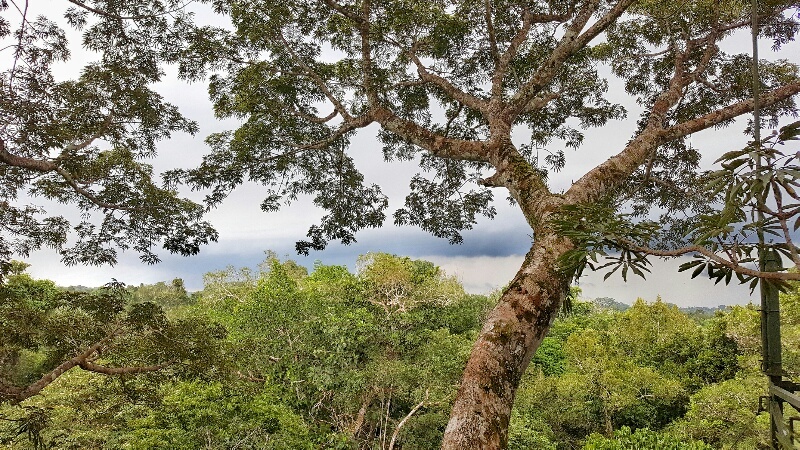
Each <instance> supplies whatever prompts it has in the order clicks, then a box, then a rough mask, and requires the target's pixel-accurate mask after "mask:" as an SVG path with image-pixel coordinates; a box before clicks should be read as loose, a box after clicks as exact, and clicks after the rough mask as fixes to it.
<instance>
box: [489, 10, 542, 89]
mask: <svg viewBox="0 0 800 450" xmlns="http://www.w3.org/2000/svg"><path fill="white" fill-rule="evenodd" d="M487 1H488V0H487ZM532 23H533V17H532V16H531V13H530V12H529V11H528V10H527V9H525V11H524V12H523V13H522V26H521V27H520V29H519V31H517V34H515V35H514V37H513V38H512V39H511V42H510V43H509V44H508V48H507V49H506V51H505V52H504V53H503V54H502V55H499V56H498V58H497V62H496V66H495V69H494V74H492V99H493V100H494V101H499V100H500V99H502V95H503V79H504V78H505V76H506V73H507V72H508V66H509V64H511V61H512V60H513V59H514V58H515V57H516V56H517V50H519V47H520V45H522V44H523V43H524V42H525V40H526V39H527V38H528V33H529V32H530V30H531V24H532Z"/></svg>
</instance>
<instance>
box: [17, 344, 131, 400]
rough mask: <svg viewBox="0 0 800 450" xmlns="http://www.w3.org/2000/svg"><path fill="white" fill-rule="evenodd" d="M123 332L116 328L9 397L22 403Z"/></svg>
mask: <svg viewBox="0 0 800 450" xmlns="http://www.w3.org/2000/svg"><path fill="white" fill-rule="evenodd" d="M121 333H122V330H121V329H117V330H114V331H113V332H111V334H109V335H108V336H106V337H105V338H103V339H101V340H99V341H97V342H96V343H94V344H92V345H91V346H90V347H89V348H87V349H86V350H84V351H83V352H81V353H80V354H78V355H77V356H75V357H73V358H70V359H68V360H66V361H64V362H63V363H61V364H59V365H58V366H57V367H56V368H55V369H53V370H51V371H50V372H48V373H47V374H45V375H44V376H42V377H41V378H40V379H39V381H36V382H35V383H33V384H31V385H28V386H27V387H25V388H19V389H14V390H15V391H16V394H12V395H9V396H8V398H10V400H11V401H12V402H14V403H20V402H22V401H24V400H26V399H28V398H31V397H33V396H34V395H37V394H38V393H39V392H41V391H42V389H44V388H46V387H47V386H49V385H50V384H51V383H52V382H54V381H55V380H56V379H58V377H60V376H61V375H63V374H64V372H66V371H68V370H70V369H72V368H73V367H75V366H77V365H79V364H81V363H83V362H86V361H87V360H88V359H89V357H91V356H92V355H93V354H94V353H95V352H97V351H98V350H100V349H101V348H102V347H103V346H104V345H106V344H107V343H108V342H110V341H111V340H112V339H114V338H115V337H117V336H119V335H120V334H121Z"/></svg>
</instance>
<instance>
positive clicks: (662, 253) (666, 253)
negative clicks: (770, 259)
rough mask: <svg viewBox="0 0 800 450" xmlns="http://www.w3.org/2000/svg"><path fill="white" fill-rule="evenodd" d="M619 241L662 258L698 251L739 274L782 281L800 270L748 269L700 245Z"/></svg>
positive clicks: (795, 276) (794, 277)
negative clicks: (661, 247)
mask: <svg viewBox="0 0 800 450" xmlns="http://www.w3.org/2000/svg"><path fill="white" fill-rule="evenodd" d="M620 242H621V243H623V244H624V245H625V246H626V247H629V248H630V249H631V250H635V251H637V252H641V253H646V254H648V255H651V256H659V257H664V258H675V257H678V256H683V255H686V254H689V253H699V254H701V255H703V256H705V257H706V258H708V259H710V260H712V261H714V262H715V263H717V264H719V265H721V266H724V267H727V268H728V269H731V270H733V271H734V272H736V273H738V274H740V275H745V276H751V277H756V278H762V279H767V280H783V281H791V280H800V272H762V271H760V270H755V269H748V268H747V267H742V266H740V265H739V264H737V263H735V262H732V261H728V260H727V259H725V258H722V257H721V256H719V255H718V254H716V253H714V252H712V251H711V250H709V249H707V248H705V247H703V246H700V245H690V246H687V247H681V248H678V249H675V250H656V249H653V248H650V247H643V246H641V245H637V244H635V243H634V242H632V241H629V240H627V239H622V240H620Z"/></svg>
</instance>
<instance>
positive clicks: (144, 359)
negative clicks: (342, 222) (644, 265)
mask: <svg viewBox="0 0 800 450" xmlns="http://www.w3.org/2000/svg"><path fill="white" fill-rule="evenodd" d="M24 271H25V266H24V265H23V264H17V265H15V271H14V274H12V275H10V276H9V277H7V279H6V280H5V281H4V282H3V284H2V285H0V296H2V305H3V307H2V308H0V327H1V328H2V329H0V333H2V336H3V340H2V342H0V357H1V358H2V361H3V364H2V372H0V385H1V386H2V387H3V388H4V389H6V390H8V391H9V392H10V391H11V388H12V387H17V388H18V389H21V388H20V387H22V388H24V387H25V386H27V385H29V384H33V383H35V382H36V381H37V380H39V379H40V378H41V377H43V376H46V375H47V374H52V373H53V370H54V368H56V367H58V366H59V365H63V362H64V361H68V360H70V358H72V359H74V358H76V357H77V356H75V355H80V354H83V353H86V349H89V348H91V347H92V346H93V345H94V344H95V343H96V342H98V341H100V340H102V339H104V336H109V335H111V334H112V333H116V334H113V336H114V337H113V339H110V341H112V342H110V343H108V345H104V347H103V349H102V351H98V352H96V353H93V354H90V355H89V357H87V358H86V361H89V364H88V365H87V364H77V365H75V366H74V367H72V368H71V369H69V370H65V371H64V372H63V374H60V376H57V377H55V378H54V379H55V381H53V382H52V383H50V384H48V385H46V386H45V387H44V388H43V389H41V391H40V392H38V393H36V395H31V396H29V397H27V398H24V399H22V400H21V401H19V399H17V400H15V399H14V398H13V396H10V395H7V396H6V397H5V398H4V401H3V403H2V404H0V448H7V449H28V448H64V449H66V448H98V449H99V448H129V449H149V448H171V449H184V448H185V449H194V448H218V449H223V448H225V449H228V448H251V449H304V448H306V449H317V448H330V449H381V450H384V449H430V448H434V447H436V446H438V445H439V442H440V441H441V439H442V434H443V431H444V427H445V426H446V424H447V420H448V416H449V411H450V408H451V405H452V401H453V398H454V396H455V393H456V389H457V386H458V381H459V377H460V375H461V372H462V370H463V367H464V364H465V362H466V360H467V357H468V355H469V352H470V349H471V347H472V343H473V342H474V340H475V337H476V335H477V334H478V333H479V331H480V326H481V323H482V321H483V319H484V316H485V314H486V313H487V311H489V310H490V309H491V308H492V307H493V306H494V304H495V302H496V301H497V295H489V296H481V295H470V294H467V293H466V292H464V290H463V288H462V287H461V285H460V284H459V282H458V281H457V280H456V279H455V278H453V277H449V276H447V275H446V274H444V273H443V272H442V271H441V270H440V269H439V268H438V267H436V266H435V265H433V264H432V263H430V262H426V261H417V260H411V259H409V258H402V257H397V256H391V255H387V254H368V255H366V256H362V257H361V258H360V259H359V261H358V264H357V270H356V273H355V274H353V273H351V272H350V271H348V269H347V268H345V267H341V266H326V265H322V264H317V265H316V266H315V267H314V268H313V270H312V271H311V272H310V273H309V271H308V270H307V269H306V268H305V267H302V266H299V265H298V264H296V263H294V262H293V261H280V260H279V259H277V258H276V257H275V256H274V255H272V254H270V255H268V258H267V259H266V261H265V262H264V263H263V264H262V265H261V266H260V267H259V268H258V269H257V270H250V269H237V268H233V267H229V268H226V269H224V270H221V271H218V272H212V273H208V274H206V276H205V287H204V289H203V290H202V291H200V292H197V293H192V294H191V295H190V294H189V293H187V291H186V289H185V288H184V286H183V283H182V281H181V280H173V281H172V282H166V283H157V284H154V285H140V286H138V287H124V286H123V285H121V284H120V283H116V284H114V285H111V286H107V287H105V288H102V289H97V290H91V291H89V292H77V291H74V290H72V291H71V290H67V289H65V288H59V287H57V286H55V285H54V284H53V283H52V282H49V281H46V280H34V279H32V278H31V277H30V276H28V275H27V274H25V273H24ZM573 291H575V293H579V290H577V289H576V288H573ZM720 302H722V300H721V301H720ZM782 308H783V333H784V339H783V342H784V344H785V348H784V355H785V356H784V357H785V360H784V364H785V367H786V368H787V370H789V371H790V372H793V373H797V371H798V369H800V351H799V350H798V349H800V290H797V289H795V290H792V291H790V292H789V293H787V294H783V295H782ZM23 316H24V317H23ZM758 326H759V318H758V311H757V310H756V309H755V308H754V307H753V306H735V307H730V308H728V309H726V310H720V311H718V312H717V313H716V314H715V315H711V316H710V315H709V314H707V312H704V311H698V312H697V313H686V312H683V311H681V310H679V309H678V308H677V307H676V306H674V305H671V304H669V303H666V302H664V301H662V300H661V299H660V298H659V299H655V301H654V302H649V303H648V302H646V301H643V300H639V301H637V302H636V303H635V304H634V305H632V306H631V307H629V308H627V309H623V308H622V307H621V305H620V304H619V303H616V302H614V301H613V300H611V299H599V301H597V302H592V301H588V300H584V299H579V300H576V301H575V302H574V306H573V308H572V309H571V311H570V312H569V313H562V314H561V315H560V316H559V317H558V318H557V319H556V321H555V323H554V325H553V328H552V331H551V332H550V334H549V335H548V336H547V337H546V338H545V339H544V342H543V343H542V345H541V347H540V348H539V350H538V352H537V353H536V355H535V357H534V360H533V363H532V364H531V366H530V368H529V369H528V371H527V372H526V373H525V375H524V377H523V380H522V383H521V387H520V390H519V392H518V395H517V399H516V402H515V406H514V410H513V413H512V420H511V423H510V426H509V448H510V449H597V450H612V449H614V450H616V449H645V450H646V449H653V450H655V449H680V450H705V449H713V448H726V449H748V450H751V449H754V448H767V447H766V445H767V442H768V441H767V438H768V417H767V415H766V414H765V413H760V414H759V412H758V397H759V396H760V395H762V394H763V392H764V387H765V378H764V377H763V376H762V375H761V374H760V372H759V370H758V367H759V351H760V350H759V348H760V347H759V345H760V341H759V328H758ZM82 352H83V353H82ZM154 365H158V366H159V367H158V368H157V369H154V370H146V371H145V370H141V371H134V370H129V371H125V370H122V369H123V368H136V367H143V366H148V367H150V366H154ZM98 367H102V368H105V369H106V370H105V371H103V370H91V369H93V368H95V369H96V368H98ZM114 369H118V370H116V371H115V370H114Z"/></svg>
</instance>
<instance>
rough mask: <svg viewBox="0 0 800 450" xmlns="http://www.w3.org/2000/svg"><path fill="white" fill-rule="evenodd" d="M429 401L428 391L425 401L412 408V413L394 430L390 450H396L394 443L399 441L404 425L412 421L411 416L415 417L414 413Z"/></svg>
mask: <svg viewBox="0 0 800 450" xmlns="http://www.w3.org/2000/svg"><path fill="white" fill-rule="evenodd" d="M427 401H428V390H426V391H425V400H423V401H421V402H419V403H418V404H417V406H415V407H414V408H412V409H411V411H410V412H409V413H408V414H406V416H405V417H403V420H401V421H400V423H398V424H397V427H395V429H394V433H392V439H391V440H390V441H389V447H388V450H393V449H394V443H395V442H396V441H397V435H398V434H400V429H401V428H403V425H405V424H406V422H408V419H410V418H411V416H413V415H414V413H416V412H417V411H419V409H420V408H422V407H423V406H424V405H425V402H427Z"/></svg>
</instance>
